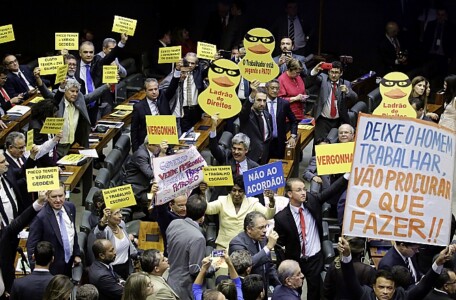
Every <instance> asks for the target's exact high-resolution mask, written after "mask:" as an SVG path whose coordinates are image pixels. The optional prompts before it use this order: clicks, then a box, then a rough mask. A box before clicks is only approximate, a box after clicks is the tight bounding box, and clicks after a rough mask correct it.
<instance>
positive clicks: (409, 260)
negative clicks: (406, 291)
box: [378, 241, 423, 285]
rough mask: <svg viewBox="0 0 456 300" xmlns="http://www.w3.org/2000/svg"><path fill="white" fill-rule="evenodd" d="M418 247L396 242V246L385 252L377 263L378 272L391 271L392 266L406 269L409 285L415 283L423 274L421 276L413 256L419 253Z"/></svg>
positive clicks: (412, 244)
mask: <svg viewBox="0 0 456 300" xmlns="http://www.w3.org/2000/svg"><path fill="white" fill-rule="evenodd" d="M419 248H420V246H419V245H418V244H414V243H406V242H399V241H396V244H395V245H394V246H393V247H392V248H391V249H390V250H388V252H386V254H385V256H383V257H382V259H381V260H380V262H379V263H378V269H379V270H388V271H391V268H392V267H393V266H403V267H406V268H407V269H408V270H409V272H410V275H411V279H412V280H411V282H410V285H413V284H415V283H417V282H418V281H419V280H420V279H421V277H422V276H423V274H421V272H420V270H419V268H418V263H417V262H416V257H415V254H416V253H417V252H418V251H419Z"/></svg>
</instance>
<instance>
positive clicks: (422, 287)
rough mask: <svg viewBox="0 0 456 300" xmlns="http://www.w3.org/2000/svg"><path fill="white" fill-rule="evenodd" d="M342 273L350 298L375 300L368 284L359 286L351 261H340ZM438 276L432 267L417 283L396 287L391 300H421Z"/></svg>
mask: <svg viewBox="0 0 456 300" xmlns="http://www.w3.org/2000/svg"><path fill="white" fill-rule="evenodd" d="M341 265H342V274H343V277H344V282H345V287H346V289H347V290H348V291H351V296H352V297H351V298H350V299H354V300H358V299H359V300H376V299H377V297H376V296H375V293H374V290H373V289H372V288H371V287H369V286H365V285H363V286H361V285H360V284H359V282H358V280H357V279H356V274H355V269H354V268H353V262H352V261H350V262H349V263H341ZM438 277H439V274H437V273H436V272H434V270H432V268H431V269H430V270H429V271H428V272H427V273H426V276H424V277H423V279H421V280H420V282H419V283H418V284H417V285H413V286H411V287H410V288H409V289H407V290H404V289H403V288H402V287H396V292H395V293H394V295H393V298H392V299H393V300H421V299H423V298H424V297H425V296H426V294H427V293H428V292H429V291H430V290H431V289H432V286H433V285H434V282H435V281H436V280H437V278H438Z"/></svg>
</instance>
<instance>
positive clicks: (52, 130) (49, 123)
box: [40, 118, 65, 134]
mask: <svg viewBox="0 0 456 300" xmlns="http://www.w3.org/2000/svg"><path fill="white" fill-rule="evenodd" d="M64 122H65V119H64V118H46V120H45V121H44V124H43V127H42V128H41V130H40V133H43V134H57V133H59V132H60V131H61V130H62V128H63V123H64Z"/></svg>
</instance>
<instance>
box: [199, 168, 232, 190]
mask: <svg viewBox="0 0 456 300" xmlns="http://www.w3.org/2000/svg"><path fill="white" fill-rule="evenodd" d="M203 171H204V182H205V183H207V185H208V186H232V185H233V171H232V170H231V166H210V167H204V170H203Z"/></svg>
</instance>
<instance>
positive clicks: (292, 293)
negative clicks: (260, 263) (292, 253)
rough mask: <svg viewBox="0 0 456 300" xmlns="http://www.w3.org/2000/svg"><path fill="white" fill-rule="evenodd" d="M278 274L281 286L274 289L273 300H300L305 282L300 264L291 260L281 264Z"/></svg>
mask: <svg viewBox="0 0 456 300" xmlns="http://www.w3.org/2000/svg"><path fill="white" fill-rule="evenodd" d="M277 274H278V276H279V280H280V283H281V285H279V286H277V287H276V288H275V289H274V293H273V294H272V300H278V299H288V300H300V299H301V296H300V295H299V290H300V289H301V287H302V283H303V281H304V274H302V272H301V268H300V267H299V263H298V262H297V261H294V260H291V259H287V260H284V261H282V262H281V263H280V265H279V269H278V270H277Z"/></svg>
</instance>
